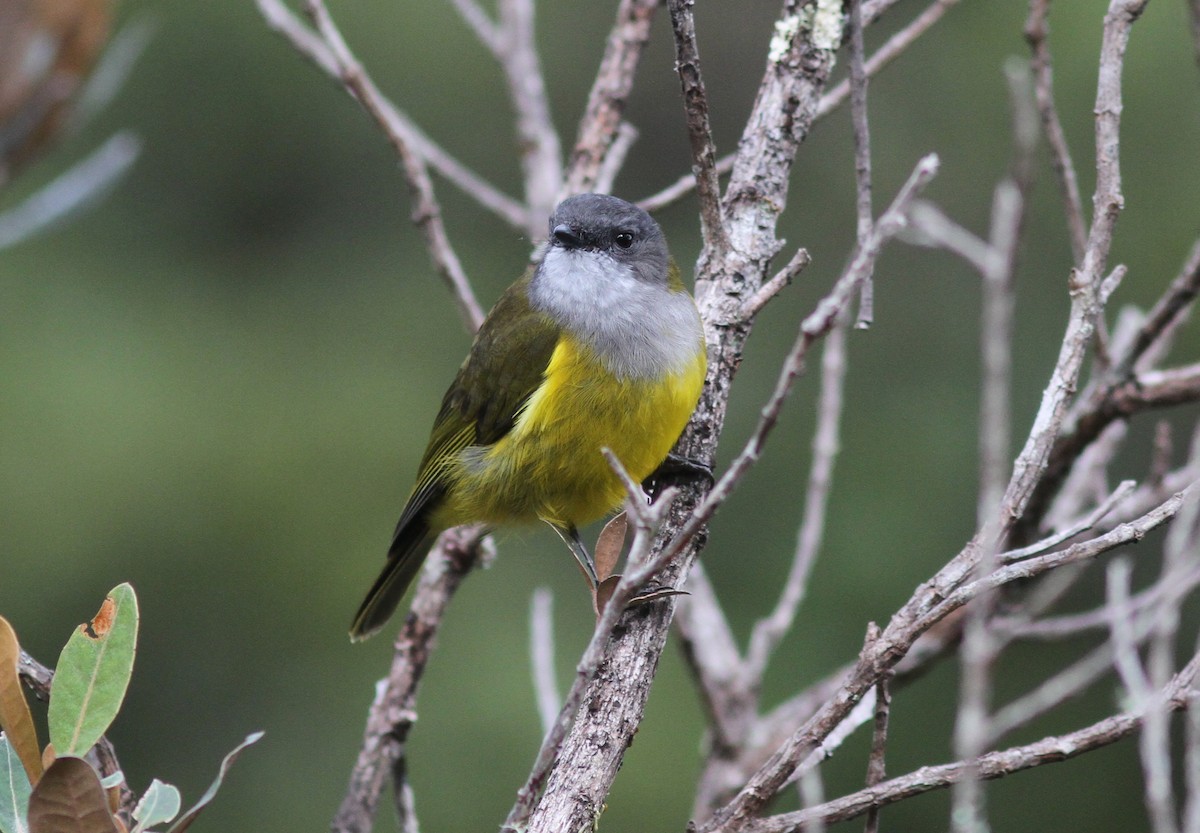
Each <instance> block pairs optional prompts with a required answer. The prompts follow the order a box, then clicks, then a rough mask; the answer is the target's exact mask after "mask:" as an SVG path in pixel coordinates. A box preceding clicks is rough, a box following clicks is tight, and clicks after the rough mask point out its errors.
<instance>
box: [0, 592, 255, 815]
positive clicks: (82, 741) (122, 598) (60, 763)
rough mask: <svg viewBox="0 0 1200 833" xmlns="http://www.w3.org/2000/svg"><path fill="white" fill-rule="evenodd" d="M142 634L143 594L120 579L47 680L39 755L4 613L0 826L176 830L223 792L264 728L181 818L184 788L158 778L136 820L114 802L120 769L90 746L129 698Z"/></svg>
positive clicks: (0, 627) (0, 625)
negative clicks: (45, 731) (45, 728)
mask: <svg viewBox="0 0 1200 833" xmlns="http://www.w3.org/2000/svg"><path fill="white" fill-rule="evenodd" d="M137 634H138V605H137V594H136V593H135V592H134V590H133V587H132V586H131V585H129V584H121V585H119V586H117V587H115V588H113V590H112V591H111V592H110V593H109V594H108V595H107V596H106V597H105V599H104V603H103V604H101V606H100V610H99V612H97V614H96V616H95V617H94V618H93V619H92V620H91V621H90V622H87V623H85V624H82V625H80V626H79V627H78V628H77V629H76V630H75V632H74V633H72V634H71V637H70V639H69V640H68V641H67V644H66V646H65V647H64V648H63V650H62V653H61V654H60V655H59V660H58V668H57V670H56V671H55V674H54V678H53V682H52V683H51V686H50V708H49V715H48V723H49V730H50V740H51V743H50V744H49V745H48V746H47V747H46V748H45V750H44V751H41V752H39V750H40V749H41V745H40V743H39V741H38V738H37V731H36V729H35V728H34V725H33V720H32V717H31V716H30V713H29V704H28V702H27V701H26V700H25V697H24V695H23V694H22V692H21V687H20V678H19V676H18V673H17V668H18V661H19V659H20V653H21V652H20V645H19V644H18V642H17V637H16V633H15V632H14V631H13V629H12V627H11V626H10V625H9V623H8V622H7V621H6V620H5V619H4V618H3V617H0V729H2V730H3V732H0V833H124V831H126V830H129V826H128V823H127V822H132V824H133V827H132V833H153V828H155V827H156V826H161V825H167V824H170V823H171V822H172V821H175V824H174V825H173V826H172V827H170V829H169V833H183V831H185V830H186V829H187V828H188V827H190V826H191V824H192V822H193V821H195V820H196V817H197V816H199V815H200V812H201V811H202V810H203V809H204V808H205V807H207V806H208V804H209V803H210V802H211V801H212V800H213V798H214V797H215V796H216V794H217V790H218V789H220V786H221V784H222V782H223V781H224V779H225V775H226V773H227V772H228V771H229V767H230V766H231V765H232V764H233V762H234V761H235V760H236V759H237V756H238V755H239V754H240V753H241V751H242V750H243V749H245V748H246V747H247V746H249V745H251V744H253V743H255V742H257V741H258V740H259V738H261V737H262V732H255V733H253V734H251V735H249V736H247V737H246V739H245V740H243V741H242V742H241V743H240V744H238V745H237V747H235V748H234V749H233V751H232V752H230V753H229V754H228V755H226V756H225V759H224V760H223V761H222V762H221V768H220V770H219V771H218V773H217V777H216V779H215V780H214V781H213V783H212V785H211V786H210V787H209V788H208V790H207V791H206V792H205V793H204V795H203V796H201V798H200V800H199V801H197V802H196V804H195V805H194V806H193V807H192V808H191V809H190V810H188V811H187V812H186V813H184V814H183V815H182V816H180V815H179V810H180V807H181V806H182V800H181V797H180V793H179V790H178V789H177V788H176V787H174V786H172V785H171V784H167V783H165V782H163V781H160V780H158V779H157V778H155V779H154V780H153V781H152V782H151V783H150V786H149V787H148V788H147V790H146V792H145V794H144V795H143V796H142V798H141V800H140V801H138V802H137V806H136V807H135V808H134V810H133V813H132V819H125V818H122V817H121V816H120V815H119V814H118V813H117V812H116V811H115V809H114V808H115V807H116V806H117V804H118V803H119V802H118V798H119V791H120V788H121V785H122V784H123V783H124V776H123V775H122V773H121V772H119V771H117V772H110V773H108V774H107V775H106V776H105V777H104V778H103V779H102V778H101V773H100V772H98V771H97V768H96V767H95V766H94V765H93V763H92V760H95V756H92V755H91V754H90V753H92V751H93V748H94V747H95V746H96V744H97V743H99V742H100V740H101V739H102V738H103V735H104V733H105V732H106V731H107V730H108V727H109V726H110V725H112V722H113V720H114V719H115V718H116V716H117V714H118V712H120V710H121V704H122V703H123V702H124V700H125V692H126V689H127V688H128V686H129V678H130V676H131V674H132V672H133V660H134V656H135V654H136V653H137ZM43 761H46V762H47V766H46V767H45V770H44V771H43V769H42V766H43ZM176 817H178V820H176Z"/></svg>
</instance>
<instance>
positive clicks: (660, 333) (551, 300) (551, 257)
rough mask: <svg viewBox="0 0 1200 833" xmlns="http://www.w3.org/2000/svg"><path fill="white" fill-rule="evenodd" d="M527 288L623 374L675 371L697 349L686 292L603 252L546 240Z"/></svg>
mask: <svg viewBox="0 0 1200 833" xmlns="http://www.w3.org/2000/svg"><path fill="white" fill-rule="evenodd" d="M529 295H530V302H531V303H532V304H533V306H534V308H535V309H539V310H541V311H542V312H545V313H546V314H547V315H549V316H550V317H551V318H553V319H554V320H555V321H557V322H558V323H559V324H560V325H561V326H562V327H563V328H564V329H566V330H567V331H568V332H570V333H571V334H572V335H573V336H574V337H575V338H577V339H579V340H580V341H582V342H584V343H585V344H587V345H589V346H590V347H591V348H592V349H593V350H595V351H596V353H597V355H599V356H600V359H601V361H603V362H604V365H605V367H607V369H608V370H609V371H610V372H612V373H613V374H615V375H617V376H620V377H622V378H637V379H646V378H659V377H661V376H662V375H664V374H667V373H677V372H680V371H682V370H684V369H685V368H686V367H687V366H688V365H689V364H690V363H691V362H693V361H695V359H696V353H697V352H698V351H700V350H703V349H704V346H703V345H704V331H703V329H702V328H701V325H700V316H699V314H698V313H697V312H696V305H695V304H694V303H693V302H692V299H691V297H690V296H689V295H688V294H687V293H686V292H682V291H679V292H673V291H671V290H670V289H668V288H667V287H666V286H663V285H661V284H652V283H648V282H646V281H643V280H639V279H638V278H637V277H635V276H634V274H633V272H632V271H631V270H630V268H629V267H628V266H626V265H624V264H622V263H619V262H617V261H616V260H615V259H613V258H612V257H610V256H609V255H607V254H605V253H604V252H599V251H589V250H585V249H564V248H561V247H558V246H549V247H548V248H547V250H546V253H545V256H544V257H543V259H542V262H541V264H539V265H538V267H537V271H536V272H535V273H534V276H533V281H532V283H531V284H530V287H529Z"/></svg>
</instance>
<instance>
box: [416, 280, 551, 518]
mask: <svg viewBox="0 0 1200 833" xmlns="http://www.w3.org/2000/svg"><path fill="white" fill-rule="evenodd" d="M530 277H531V275H530V274H526V275H525V276H524V277H523V278H521V279H520V280H519V281H517V282H516V283H514V284H513V285H512V286H510V287H509V288H508V290H507V291H505V293H504V294H503V295H502V296H501V297H500V300H499V301H497V302H496V306H495V307H493V308H492V311H491V312H490V313H489V314H488V317H487V319H486V320H485V321H484V322H483V326H482V327H480V329H479V332H478V333H477V334H476V336H475V341H474V343H472V345H471V352H470V353H468V354H467V358H466V360H465V361H464V362H463V364H462V367H460V368H459V371H458V375H457V376H456V377H455V379H454V383H453V384H451V385H450V388H449V390H447V391H446V395H445V396H444V397H443V399H442V407H441V410H440V411H439V412H438V415H437V418H436V419H435V420H434V423H433V431H432V434H431V436H430V438H429V446H428V448H426V449H425V455H424V457H423V458H422V459H421V466H420V468H419V469H418V473H417V483H416V485H415V486H414V487H413V492H412V495H411V496H410V497H409V499H408V503H407V505H406V506H405V507H404V512H403V513H402V515H401V518H400V522H399V523H398V524H397V526H396V534H397V536H399V535H400V532H401V530H402V529H403V527H404V526H405V524H406V523H408V522H409V521H410V520H411V519H412V518H414V517H416V516H417V515H418V514H420V513H421V512H422V511H423V510H424V509H425V508H427V507H429V506H430V505H431V503H434V502H436V500H437V498H439V497H440V496H441V494H442V491H443V490H444V489H445V474H446V471H447V468H448V466H449V465H450V462H451V460H452V459H453V458H454V456H455V455H457V454H458V452H460V451H462V450H463V449H464V448H466V447H467V446H472V445H475V446H480V445H491V444H493V443H495V442H497V441H499V440H500V439H501V438H502V437H504V435H505V434H507V433H508V432H509V431H510V430H511V429H512V427H513V424H514V423H515V422H516V420H517V417H518V416H519V415H520V413H521V409H522V408H524V407H525V403H526V402H528V401H529V397H530V396H532V395H533V392H534V391H535V390H537V389H538V387H539V386H540V385H541V384H542V381H543V379H544V377H545V371H546V367H547V365H549V363H550V357H551V356H552V355H553V354H554V348H555V345H556V344H557V343H558V336H559V329H558V327H557V326H556V325H555V324H554V322H553V321H552V320H551V319H550V318H549V317H548V316H546V315H545V314H544V313H541V312H538V311H536V310H534V309H533V308H532V307H530V305H529V281H530Z"/></svg>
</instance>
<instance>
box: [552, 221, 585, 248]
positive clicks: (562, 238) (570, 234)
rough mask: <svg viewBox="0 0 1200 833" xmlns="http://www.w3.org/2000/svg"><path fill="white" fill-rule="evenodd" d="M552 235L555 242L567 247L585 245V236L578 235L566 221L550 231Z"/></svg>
mask: <svg viewBox="0 0 1200 833" xmlns="http://www.w3.org/2000/svg"><path fill="white" fill-rule="evenodd" d="M550 236H551V237H553V238H554V242H556V243H558V244H559V245H560V246H562V247H564V248H567V249H579V248H582V247H583V238H582V237H580V236H579V235H577V234H576V233H575V232H574V231H573V230H572V229H571V227H570V226H568V225H567V224H566V223H559V224H558V225H557V226H555V227H554V229H553V231H551V232H550Z"/></svg>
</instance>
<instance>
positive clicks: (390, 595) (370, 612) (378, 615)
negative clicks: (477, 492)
mask: <svg viewBox="0 0 1200 833" xmlns="http://www.w3.org/2000/svg"><path fill="white" fill-rule="evenodd" d="M424 514H425V513H418V515H417V517H414V518H411V519H409V520H408V521H407V522H406V523H404V524H403V525H402V526H401V528H400V529H398V530H397V531H396V538H395V540H393V541H392V547H391V549H390V550H388V557H387V564H386V565H385V566H384V568H383V572H381V573H380V574H379V578H377V579H375V583H374V584H373V585H371V589H370V591H369V592H368V593H367V597H366V598H365V599H363V603H362V604H361V605H360V606H359V608H358V613H356V614H355V616H354V624H352V625H351V626H350V640H351V641H352V642H361V641H362V640H364V639H366V638H367V637H369V636H374V635H375V634H376V633H377V632H378V631H379V629H380V628H382V627H383V626H384V624H385V623H386V622H387V620H388V619H389V618H391V615H392V614H393V613H395V611H396V606H397V605H398V604H400V600H401V599H402V598H404V593H405V591H406V590H408V586H409V585H410V584H412V581H413V579H414V578H416V576H417V573H419V572H420V571H421V565H422V564H423V563H424V562H425V555H426V554H427V553H428V552H429V547H430V545H431V544H432V543H433V537H434V534H435V533H434V531H433V530H431V529H430V527H429V521H428V520H427V519H426V518H425V517H424Z"/></svg>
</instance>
